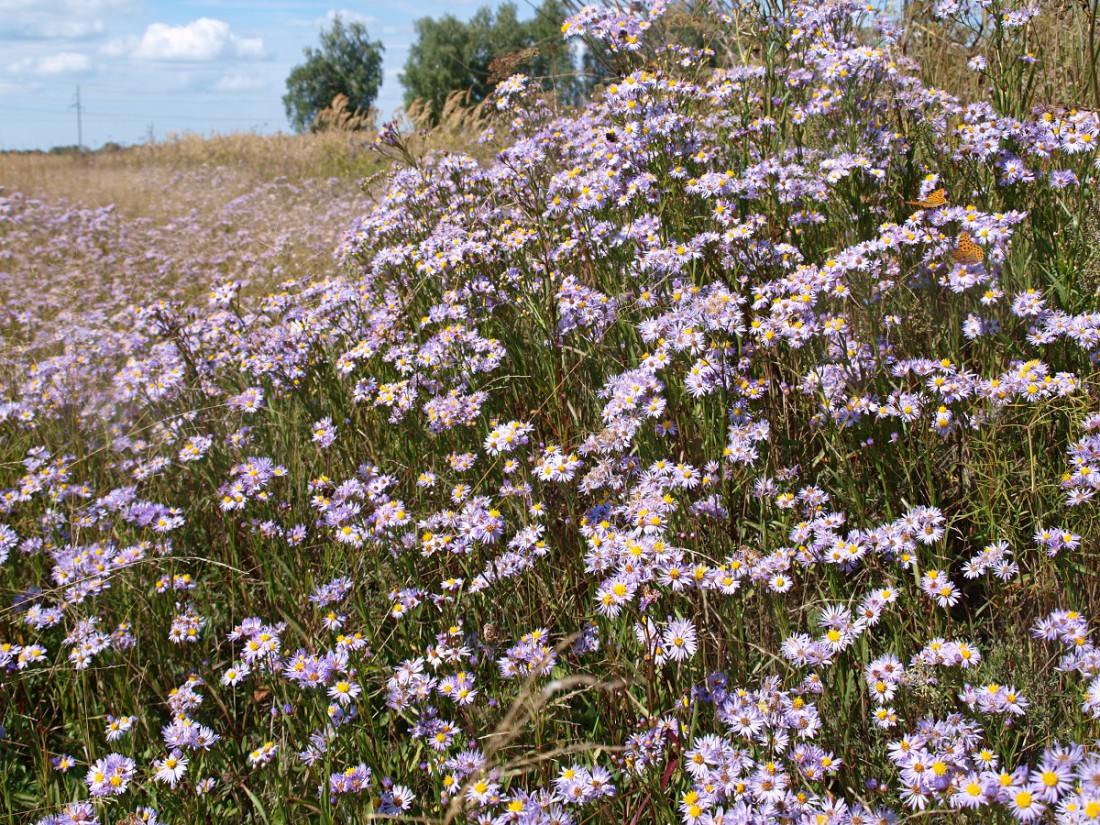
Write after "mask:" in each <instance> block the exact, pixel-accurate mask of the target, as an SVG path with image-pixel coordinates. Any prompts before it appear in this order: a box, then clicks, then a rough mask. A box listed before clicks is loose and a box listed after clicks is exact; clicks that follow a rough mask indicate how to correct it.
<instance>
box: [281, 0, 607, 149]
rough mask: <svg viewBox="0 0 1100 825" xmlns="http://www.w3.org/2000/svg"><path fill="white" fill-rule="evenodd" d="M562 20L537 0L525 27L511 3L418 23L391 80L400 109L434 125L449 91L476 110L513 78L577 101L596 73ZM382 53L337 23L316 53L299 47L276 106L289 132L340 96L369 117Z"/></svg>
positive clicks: (363, 34)
mask: <svg viewBox="0 0 1100 825" xmlns="http://www.w3.org/2000/svg"><path fill="white" fill-rule="evenodd" d="M566 16H567V13H566V11H565V7H564V6H563V4H562V2H560V0H544V2H543V3H542V5H541V6H539V7H538V8H537V9H536V10H535V14H534V15H533V16H532V17H531V18H530V19H528V20H520V19H519V14H518V9H517V7H516V5H515V4H514V3H510V2H509V3H504V4H502V5H501V6H500V7H498V8H497V9H496V11H493V10H492V9H490V8H488V7H483V8H481V9H479V10H478V11H477V13H475V14H474V16H473V17H472V18H470V19H469V20H468V21H463V20H459V19H458V18H457V17H454V16H453V15H450V14H447V15H444V16H443V17H440V18H432V17H423V18H421V19H419V20H417V21H416V23H415V29H416V41H415V42H414V43H413V45H412V46H411V47H410V49H409V56H408V59H407V60H406V61H405V66H404V69H403V71H402V72H401V73H400V74H399V75H398V79H399V80H400V81H401V85H402V86H403V87H404V90H405V91H404V98H405V105H406V106H409V105H411V104H413V103H414V102H419V105H420V106H422V107H424V110H425V111H426V113H427V114H428V116H429V117H430V119H432V120H433V121H434V120H437V119H438V118H439V116H440V113H441V112H442V110H443V105H444V102H445V101H446V100H447V97H448V96H449V95H450V94H452V93H453V92H455V91H462V92H466V93H468V94H469V102H470V103H478V102H480V101H482V100H484V99H485V98H486V97H487V96H488V95H489V94H490V93H491V92H492V90H493V88H494V87H495V86H496V84H497V83H498V82H499V81H501V80H503V79H504V78H506V77H509V76H510V75H512V74H514V73H516V72H523V73H524V74H526V75H528V76H529V77H531V78H533V79H534V80H535V81H537V82H538V83H540V84H541V85H542V87H543V88H544V89H545V90H546V91H548V92H551V93H553V94H555V95H557V96H558V97H559V99H560V100H562V101H563V102H567V103H573V102H577V101H578V100H580V99H582V98H583V97H584V96H585V95H586V94H587V93H588V92H589V91H590V90H591V87H592V86H593V85H594V84H595V82H596V81H597V80H598V79H599V77H600V75H601V71H600V66H599V62H598V60H595V59H594V57H595V56H594V55H593V54H592V53H591V52H590V51H589V50H586V49H582V48H577V47H576V46H575V44H572V43H569V42H566V41H564V40H563V39H562V36H561V21H562V20H563V19H564V18H565V17H566ZM384 52H385V46H384V45H383V44H382V42H381V41H379V40H372V39H371V38H370V34H369V33H368V31H367V27H366V26H365V25H364V24H363V23H360V22H358V21H354V22H345V21H344V20H343V19H341V18H340V17H339V16H337V17H336V18H335V19H334V20H333V22H332V24H331V26H329V28H327V29H325V30H324V31H322V33H321V39H320V44H319V46H318V47H317V48H311V47H309V48H306V49H305V61H304V62H303V63H301V64H299V65H298V66H295V67H294V68H293V69H292V70H291V72H290V75H289V76H288V78H287V93H286V95H285V96H284V97H283V104H284V106H285V107H286V113H287V118H288V119H289V121H290V123H291V125H292V126H293V127H294V129H295V130H297V131H307V130H309V129H310V128H312V127H313V125H314V122H315V119H316V116H317V113H318V112H320V111H322V110H324V109H326V108H327V107H329V106H330V105H331V103H332V101H333V99H334V98H335V97H336V96H337V95H341V94H342V95H345V96H346V97H347V98H348V106H349V108H351V109H358V110H360V111H364V112H365V111H367V110H369V109H370V108H371V106H372V105H373V104H374V102H375V100H376V99H377V97H378V90H379V88H380V87H381V85H382V55H383V53H384Z"/></svg>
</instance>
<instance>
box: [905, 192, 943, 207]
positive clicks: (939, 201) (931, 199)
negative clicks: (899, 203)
mask: <svg viewBox="0 0 1100 825" xmlns="http://www.w3.org/2000/svg"><path fill="white" fill-rule="evenodd" d="M906 204H908V205H909V206H919V207H920V208H921V209H939V208H940V207H941V206H946V205H947V193H946V192H945V191H944V190H943V189H937V190H936V191H934V192H929V193H928V197H927V198H921V199H920V200H919V201H906Z"/></svg>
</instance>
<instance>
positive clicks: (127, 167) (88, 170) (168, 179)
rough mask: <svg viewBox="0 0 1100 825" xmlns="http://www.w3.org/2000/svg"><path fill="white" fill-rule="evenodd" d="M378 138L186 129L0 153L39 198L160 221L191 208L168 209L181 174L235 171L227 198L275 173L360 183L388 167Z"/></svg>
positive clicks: (14, 177)
mask: <svg viewBox="0 0 1100 825" xmlns="http://www.w3.org/2000/svg"><path fill="white" fill-rule="evenodd" d="M372 143H373V134H367V133H363V132H341V131H336V130H333V131H329V132H319V133H316V134H308V135H282V134H280V135H257V134H253V133H238V134H230V135H219V136H213V137H207V138H204V137H199V136H197V135H181V136H175V137H170V138H169V139H168V140H165V141H162V142H160V143H155V144H146V145H140V146H133V147H130V148H127V149H121V150H118V151H112V152H96V153H85V154H64V155H51V154H46V153H25V154H0V181H3V184H4V186H5V187H7V188H8V189H11V190H17V191H20V192H24V193H25V194H27V195H31V196H34V197H40V198H50V199H57V198H63V199H65V200H69V201H72V202H78V203H82V204H86V205H89V206H104V205H107V204H115V205H116V206H118V208H119V209H122V210H123V211H125V212H126V213H128V214H131V215H134V216H138V217H149V218H154V219H156V218H164V217H166V216H167V215H169V214H174V213H177V212H178V209H179V207H186V206H187V205H186V204H174V205H173V206H172V207H171V208H169V207H168V206H166V204H165V199H164V193H165V191H166V190H167V189H169V188H171V186H172V185H173V182H174V181H175V180H177V179H178V178H179V177H180V176H181V175H187V174H189V173H193V172H196V171H203V172H212V171H214V170H231V171H232V172H233V173H234V174H232V175H231V176H227V183H228V188H227V189H225V190H223V191H222V192H220V193H219V196H220V197H221V198H222V200H223V201H228V200H231V199H232V198H234V197H237V196H239V195H242V194H244V193H245V192H247V191H249V190H250V189H251V188H253V187H255V186H256V185H258V184H261V183H264V182H266V181H271V180H275V179H277V178H286V179H288V180H289V181H291V182H292V183H300V182H302V181H305V180H308V179H311V178H314V179H315V178H328V177H337V178H340V179H342V180H346V181H355V180H357V179H358V178H361V177H364V176H367V175H370V174H373V173H374V172H377V171H378V170H379V169H380V168H381V166H382V162H383V161H382V159H381V158H380V157H379V156H378V155H377V154H376V153H375V152H373V151H371V150H370V148H369V147H370V146H371V144H372Z"/></svg>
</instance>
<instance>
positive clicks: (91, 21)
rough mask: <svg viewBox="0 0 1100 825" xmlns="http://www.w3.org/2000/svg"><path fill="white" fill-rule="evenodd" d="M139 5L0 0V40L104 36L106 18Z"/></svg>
mask: <svg viewBox="0 0 1100 825" xmlns="http://www.w3.org/2000/svg"><path fill="white" fill-rule="evenodd" d="M136 8H137V4H136V3H135V2H134V0H0V39H3V40H86V39H88V38H95V37H101V36H103V34H105V32H106V30H107V27H106V23H105V19H111V20H115V21H117V20H118V19H119V17H120V16H123V15H125V14H128V13H129V12H131V11H133V10H135V9H136Z"/></svg>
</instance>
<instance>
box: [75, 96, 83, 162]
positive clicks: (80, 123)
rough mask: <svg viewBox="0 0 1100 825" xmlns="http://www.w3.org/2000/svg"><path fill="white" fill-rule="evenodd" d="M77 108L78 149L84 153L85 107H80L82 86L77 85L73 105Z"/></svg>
mask: <svg viewBox="0 0 1100 825" xmlns="http://www.w3.org/2000/svg"><path fill="white" fill-rule="evenodd" d="M73 106H75V107H76V149H77V151H78V152H82V151H84V118H83V114H84V107H83V106H81V105H80V84H79V83H78V84H76V103H74V104H73Z"/></svg>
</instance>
